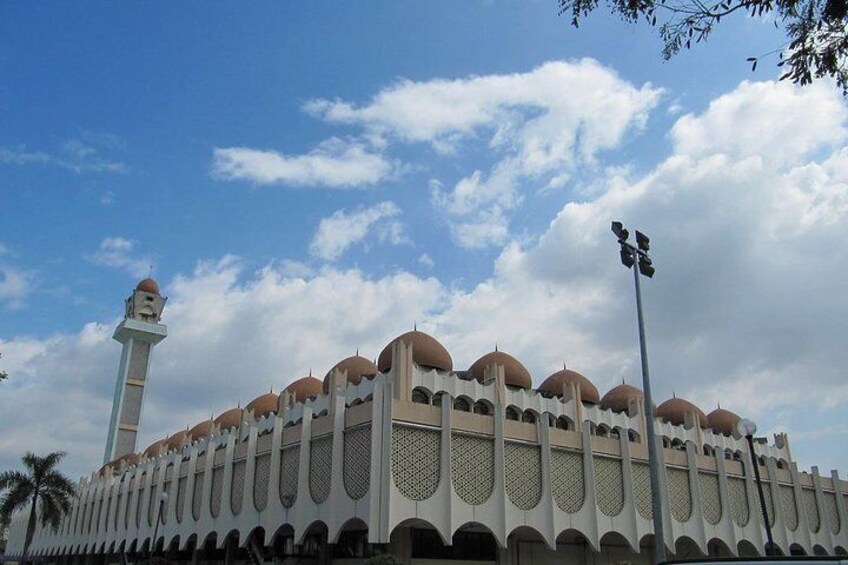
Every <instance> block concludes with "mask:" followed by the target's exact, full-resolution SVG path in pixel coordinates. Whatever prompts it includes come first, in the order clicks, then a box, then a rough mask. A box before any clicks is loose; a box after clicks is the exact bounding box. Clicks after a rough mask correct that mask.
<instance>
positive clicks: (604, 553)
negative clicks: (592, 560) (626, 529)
mask: <svg viewBox="0 0 848 565" xmlns="http://www.w3.org/2000/svg"><path fill="white" fill-rule="evenodd" d="M600 550H601V561H602V562H603V563H621V562H622V561H629V562H634V561H636V560H637V559H638V557H639V555H638V554H637V553H634V552H633V548H632V547H630V544H629V543H627V539H626V538H625V537H624V536H622V535H621V534H620V533H618V532H607V533H605V534H604V535H603V537H602V538H601V540H600Z"/></svg>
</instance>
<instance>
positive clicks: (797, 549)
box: [789, 543, 807, 555]
mask: <svg viewBox="0 0 848 565" xmlns="http://www.w3.org/2000/svg"><path fill="white" fill-rule="evenodd" d="M789 555H807V551H806V550H805V549H804V548H803V547H801V545H800V544H797V543H793V544H792V545H790V546H789Z"/></svg>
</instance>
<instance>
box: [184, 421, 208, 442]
mask: <svg viewBox="0 0 848 565" xmlns="http://www.w3.org/2000/svg"><path fill="white" fill-rule="evenodd" d="M213 423H214V422H212V420H203V421H202V422H200V423H199V424H197V425H196V426H194V427H193V428H192V429H190V430H189V431H188V435H190V436H191V440H192V441H197V440H200V439H203V438H205V437H207V436H208V435H209V434H211V433H212V424H213Z"/></svg>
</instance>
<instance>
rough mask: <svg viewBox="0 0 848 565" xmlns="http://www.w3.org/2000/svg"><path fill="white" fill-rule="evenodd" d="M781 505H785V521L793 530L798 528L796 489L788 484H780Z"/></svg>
mask: <svg viewBox="0 0 848 565" xmlns="http://www.w3.org/2000/svg"><path fill="white" fill-rule="evenodd" d="M780 505H781V506H782V507H783V521H784V522H785V523H786V527H787V528H789V529H790V530H792V531H793V532H794V531H795V530H797V529H798V506H797V504H795V490H794V489H793V488H792V487H791V486H788V485H780Z"/></svg>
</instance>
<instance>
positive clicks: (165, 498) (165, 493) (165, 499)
mask: <svg viewBox="0 0 848 565" xmlns="http://www.w3.org/2000/svg"><path fill="white" fill-rule="evenodd" d="M159 500H161V501H162V502H168V491H166V490H163V491H162V494H160V495H159Z"/></svg>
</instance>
